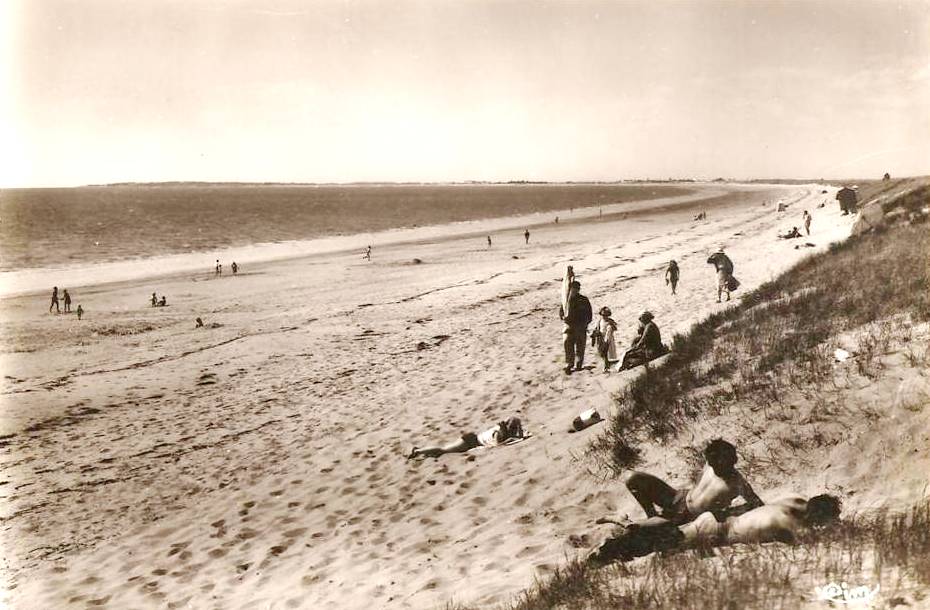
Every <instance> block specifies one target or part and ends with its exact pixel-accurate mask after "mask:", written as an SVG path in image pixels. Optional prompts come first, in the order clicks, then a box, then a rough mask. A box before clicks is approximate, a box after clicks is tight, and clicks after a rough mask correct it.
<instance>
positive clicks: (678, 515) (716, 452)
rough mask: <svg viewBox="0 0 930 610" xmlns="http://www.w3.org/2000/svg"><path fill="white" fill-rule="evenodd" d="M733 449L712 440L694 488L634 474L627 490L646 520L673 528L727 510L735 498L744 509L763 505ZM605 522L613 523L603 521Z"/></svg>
mask: <svg viewBox="0 0 930 610" xmlns="http://www.w3.org/2000/svg"><path fill="white" fill-rule="evenodd" d="M737 459H738V458H737V455H736V447H734V446H733V445H732V444H730V443H728V442H727V441H725V440H723V439H719V438H718V439H714V440H712V441H710V442H709V443H708V444H707V447H705V448H704V460H705V461H706V463H705V464H704V469H703V470H702V471H701V476H700V478H699V479H698V481H697V483H696V484H695V485H694V487H691V488H686V489H675V488H674V487H672V486H671V485H669V484H668V483H666V482H665V481H663V480H662V479H660V478H659V477H656V476H653V475H651V474H647V473H645V472H633V473H631V474H630V475H629V477H628V478H627V481H626V487H627V489H629V490H630V493H631V494H633V497H634V498H635V499H636V501H637V502H638V503H639V505H640V506H642V507H643V511H644V512H645V513H646V516H647V517H657V516H660V517H662V518H663V519H664V520H666V521H670V522H672V523H674V524H675V525H682V524H684V523H688V522H689V521H692V520H694V519H695V518H696V517H697V516H698V515H700V514H701V513H704V512H707V511H711V512H718V513H720V511H725V510H727V509H729V507H730V504H731V503H732V502H733V500H735V499H736V498H737V497H741V498H743V500H744V501H745V502H746V504H745V506H746V508H750V509H751V508H755V507H757V506H761V505H762V500H761V499H760V498H759V496H757V495H756V492H755V491H753V489H752V487H751V486H750V485H749V483H748V482H747V481H746V479H745V478H743V475H742V474H741V473H740V472H739V471H738V470H737V469H736V467H735V466H736V461H737ZM603 521H604V522H612V520H611V519H609V518H608V519H604V520H603Z"/></svg>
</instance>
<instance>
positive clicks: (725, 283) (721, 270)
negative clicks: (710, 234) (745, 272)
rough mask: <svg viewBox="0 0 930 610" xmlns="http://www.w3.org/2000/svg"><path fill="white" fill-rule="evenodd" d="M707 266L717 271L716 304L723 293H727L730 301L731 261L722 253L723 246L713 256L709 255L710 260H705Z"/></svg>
mask: <svg viewBox="0 0 930 610" xmlns="http://www.w3.org/2000/svg"><path fill="white" fill-rule="evenodd" d="M707 264H708V265H713V266H714V268H715V269H716V270H717V302H718V303H719V302H720V295H721V294H722V293H724V292H726V293H727V300H728V301H729V300H730V290H731V282H730V279H731V278H732V277H733V261H731V260H730V257H729V256H727V255H726V254H724V253H723V246H721V247H720V248H719V249H718V250H717V251H716V252H715V253H714V254H711V255H710V258H708V259H707Z"/></svg>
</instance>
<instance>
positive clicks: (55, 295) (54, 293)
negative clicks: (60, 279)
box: [48, 286, 61, 313]
mask: <svg viewBox="0 0 930 610" xmlns="http://www.w3.org/2000/svg"><path fill="white" fill-rule="evenodd" d="M52 307H54V308H55V312H56V313H61V307H59V306H58V286H53V287H52V303H51V305H49V306H48V312H49V313H52Z"/></svg>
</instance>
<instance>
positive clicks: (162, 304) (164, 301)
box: [158, 295, 168, 307]
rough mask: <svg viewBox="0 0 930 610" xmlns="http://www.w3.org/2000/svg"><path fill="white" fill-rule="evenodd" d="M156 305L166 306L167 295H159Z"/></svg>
mask: <svg viewBox="0 0 930 610" xmlns="http://www.w3.org/2000/svg"><path fill="white" fill-rule="evenodd" d="M158 306H159V307H167V306H168V297H166V296H165V295H161V300H160V301H159V302H158Z"/></svg>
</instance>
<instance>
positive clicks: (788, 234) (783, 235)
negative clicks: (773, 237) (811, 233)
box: [778, 227, 801, 239]
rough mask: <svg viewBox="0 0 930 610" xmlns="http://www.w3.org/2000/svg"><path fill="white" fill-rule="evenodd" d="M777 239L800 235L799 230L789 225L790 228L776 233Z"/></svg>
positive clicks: (792, 237) (793, 237)
mask: <svg viewBox="0 0 930 610" xmlns="http://www.w3.org/2000/svg"><path fill="white" fill-rule="evenodd" d="M778 237H779V239H795V238H796V237H801V232H800V231H798V228H797V227H791V230H790V231H788V232H787V233H784V234H779V235H778Z"/></svg>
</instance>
